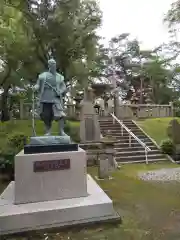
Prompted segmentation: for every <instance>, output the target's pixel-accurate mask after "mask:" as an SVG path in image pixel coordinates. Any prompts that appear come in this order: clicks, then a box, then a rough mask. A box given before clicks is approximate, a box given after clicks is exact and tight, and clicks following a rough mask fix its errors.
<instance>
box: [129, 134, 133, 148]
mask: <svg viewBox="0 0 180 240" xmlns="http://www.w3.org/2000/svg"><path fill="white" fill-rule="evenodd" d="M131 140H132V139H131V134H129V147H131V143H132V142H131Z"/></svg>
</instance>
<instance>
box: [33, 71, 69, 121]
mask: <svg viewBox="0 0 180 240" xmlns="http://www.w3.org/2000/svg"><path fill="white" fill-rule="evenodd" d="M37 86H38V93H39V96H38V97H39V115H40V118H41V119H42V120H43V121H46V120H47V121H48V122H49V121H52V120H59V119H61V118H62V117H65V113H64V107H63V96H62V95H63V93H64V92H65V91H66V85H65V83H64V77H63V76H62V75H61V74H59V73H56V74H52V73H51V72H44V73H42V74H40V75H39V78H38V81H37Z"/></svg>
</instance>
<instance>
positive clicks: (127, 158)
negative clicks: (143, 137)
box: [115, 154, 165, 162]
mask: <svg viewBox="0 0 180 240" xmlns="http://www.w3.org/2000/svg"><path fill="white" fill-rule="evenodd" d="M115 159H116V161H117V162H130V161H132V162H133V161H142V160H144V161H145V160H146V157H145V154H144V155H141V156H137V155H135V156H123V157H121V156H117V157H115ZM148 159H149V160H153V159H164V160H165V157H164V156H163V155H162V154H154V155H148Z"/></svg>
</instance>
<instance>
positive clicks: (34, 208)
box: [0, 175, 120, 235]
mask: <svg viewBox="0 0 180 240" xmlns="http://www.w3.org/2000/svg"><path fill="white" fill-rule="evenodd" d="M87 187H88V188H87V189H88V196H87V197H81V198H73V199H64V200H56V201H49V202H39V203H28V204H20V205H15V204H14V182H11V183H10V184H9V186H8V187H7V188H6V190H5V191H4V192H3V194H2V195H1V196H0V235H5V234H12V233H19V232H26V231H32V230H38V229H48V228H56V227H64V226H73V225H78V224H84V223H93V222H99V221H106V220H113V219H114V220H120V217H119V215H118V214H116V213H115V212H114V209H113V204H112V200H111V199H110V198H109V197H108V196H107V195H106V194H105V193H104V192H103V190H102V189H101V188H100V187H99V186H98V185H97V183H96V182H95V181H94V180H93V179H92V178H91V177H90V176H89V175H87Z"/></svg>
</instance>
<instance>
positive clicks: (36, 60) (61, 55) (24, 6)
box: [0, 0, 101, 109]
mask: <svg viewBox="0 0 180 240" xmlns="http://www.w3.org/2000/svg"><path fill="white" fill-rule="evenodd" d="M2 2H3V1H2ZM3 3H4V4H3V5H2V6H3V7H2V9H3V11H4V13H5V12H8V11H10V10H11V11H12V12H14V13H16V14H17V15H18V16H19V19H20V20H21V21H20V22H18V20H17V19H18V18H16V17H15V16H14V15H13V16H12V15H11V16H10V15H7V16H6V14H4V13H3V14H2V15H3V17H2V18H3V21H5V20H7V22H8V21H9V19H10V18H12V19H14V20H13V21H14V25H13V27H12V26H11V25H10V26H11V28H12V32H13V34H14V35H13V36H11V35H7V36H6V40H7V42H8V41H10V42H11V44H9V45H8V46H9V47H8V48H6V47H5V48H4V46H5V41H4V42H2V43H0V45H1V46H2V49H4V53H3V54H1V55H2V59H4V62H5V63H6V65H4V71H3V74H4V77H5V72H7V73H9V72H10V73H9V75H8V77H7V78H8V79H12V77H11V76H12V74H13V79H17V76H18V80H17V81H16V83H15V84H16V85H18V84H19V83H23V84H25V83H27V81H28V82H32V81H33V80H35V79H36V78H37V74H38V73H39V72H41V71H43V70H44V69H45V68H47V60H48V58H49V50H51V51H52V54H53V56H54V57H55V59H56V60H57V65H58V69H59V71H60V72H62V73H63V75H64V76H65V80H66V82H67V84H70V85H73V86H81V88H82V87H83V86H84V85H85V84H87V82H88V80H89V77H90V76H91V75H94V74H95V72H94V70H93V69H94V66H95V64H96V62H95V58H96V54H97V51H98V49H97V42H98V36H97V35H96V29H97V27H99V26H100V24H101V12H100V10H99V6H98V4H97V3H96V1H95V0H87V1H81V0H55V1H53V2H52V1H50V0H41V1H36V0H30V1H24V0H23V1H22V0H14V1H11V0H6V1H4V2H3ZM5 16H6V19H5V20H4V18H5ZM1 21H2V20H1ZM7 25H8V24H7ZM19 26H20V27H19ZM8 28H9V25H8V27H7V29H8ZM16 28H18V31H16V30H15V29H16ZM1 30H2V29H0V32H1ZM2 32H3V31H2ZM7 33H8V31H6V34H7ZM0 34H1V33H0ZM3 34H4V32H3ZM13 37H14V38H15V40H16V41H15V42H13V43H12V41H13V39H14V38H13ZM2 39H4V37H2ZM3 56H4V58H3ZM7 56H8V58H10V59H8V60H7ZM5 60H6V61H5ZM10 60H11V62H10ZM13 64H14V65H13ZM5 66H6V67H5ZM11 66H13V68H12V67H11ZM9 67H10V71H8V69H9ZM12 70H13V71H12ZM15 75H16V76H15ZM22 78H23V79H24V81H23V82H22V81H20V79H22ZM25 80H26V81H25ZM13 81H14V80H13ZM11 84H12V82H11ZM11 84H10V82H9V85H8V86H9V87H10V85H11ZM1 86H2V84H1ZM6 92H7V93H8V91H6ZM6 95H7V94H6ZM4 99H5V98H4ZM4 102H5V101H4ZM6 102H7V101H6ZM6 105H7V104H6ZM2 108H3V109H5V107H4V105H3V107H2Z"/></svg>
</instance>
